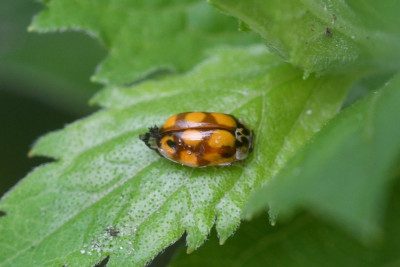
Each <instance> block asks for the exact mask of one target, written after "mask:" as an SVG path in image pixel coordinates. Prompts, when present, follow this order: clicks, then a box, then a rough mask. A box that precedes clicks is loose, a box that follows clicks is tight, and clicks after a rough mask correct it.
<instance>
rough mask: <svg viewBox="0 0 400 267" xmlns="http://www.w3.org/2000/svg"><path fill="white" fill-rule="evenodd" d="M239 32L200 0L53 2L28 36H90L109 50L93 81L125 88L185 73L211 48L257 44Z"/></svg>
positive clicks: (52, 0) (231, 22) (229, 20)
mask: <svg viewBox="0 0 400 267" xmlns="http://www.w3.org/2000/svg"><path fill="white" fill-rule="evenodd" d="M237 27H238V26H237V23H236V22H235V20H234V19H232V18H229V17H227V16H224V15H221V14H220V13H218V12H216V11H215V10H214V9H213V8H212V7H210V6H209V5H207V3H206V2H205V1H201V0H190V1H187V0H174V1H148V0H136V1H126V0H116V1H97V0H80V1H77V0H51V1H47V3H46V9H45V10H44V11H43V12H42V13H40V14H39V15H38V16H37V17H36V18H35V19H34V20H33V22H32V25H31V26H30V30H35V31H38V32H47V31H56V30H60V29H71V30H84V31H87V32H89V33H90V34H91V35H94V36H96V37H97V38H99V40H100V41H101V42H102V43H103V44H104V45H105V46H106V47H107V48H108V49H109V55H108V57H107V58H106V60H105V61H104V62H103V63H102V64H101V66H100V67H99V69H98V70H97V73H96V75H95V76H94V77H93V80H95V81H100V82H103V83H114V84H115V83H123V84H128V83H132V82H133V81H136V80H138V79H142V78H144V77H146V76H148V75H150V74H152V73H155V72H157V71H160V70H164V71H175V70H176V71H186V70H188V69H190V68H191V67H192V66H193V65H194V64H195V63H196V62H198V61H199V60H202V59H204V58H205V55H204V50H205V49H207V48H209V47H214V46H216V45H219V44H247V43H251V42H254V40H255V39H257V38H255V36H254V35H252V34H249V33H247V34H246V33H240V32H238V31H237Z"/></svg>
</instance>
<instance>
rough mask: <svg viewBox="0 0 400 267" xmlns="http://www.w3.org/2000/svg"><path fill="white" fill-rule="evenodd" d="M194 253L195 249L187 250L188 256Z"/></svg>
mask: <svg viewBox="0 0 400 267" xmlns="http://www.w3.org/2000/svg"><path fill="white" fill-rule="evenodd" d="M193 251H194V249H192V248H188V249H187V250H186V254H192V252H193Z"/></svg>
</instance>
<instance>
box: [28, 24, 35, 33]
mask: <svg viewBox="0 0 400 267" xmlns="http://www.w3.org/2000/svg"><path fill="white" fill-rule="evenodd" d="M35 29H36V28H35V27H34V26H33V25H30V26H29V27H28V29H27V30H28V32H34V31H35Z"/></svg>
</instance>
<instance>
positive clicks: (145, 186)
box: [0, 0, 400, 266]
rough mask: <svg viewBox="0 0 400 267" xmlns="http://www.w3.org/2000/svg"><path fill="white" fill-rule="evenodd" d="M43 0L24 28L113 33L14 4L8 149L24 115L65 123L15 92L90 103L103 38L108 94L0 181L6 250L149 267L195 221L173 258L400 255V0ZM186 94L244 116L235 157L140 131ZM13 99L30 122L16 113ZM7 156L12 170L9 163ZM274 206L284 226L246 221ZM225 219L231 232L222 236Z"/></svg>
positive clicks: (276, 260)
mask: <svg viewBox="0 0 400 267" xmlns="http://www.w3.org/2000/svg"><path fill="white" fill-rule="evenodd" d="M43 4H44V6H45V9H44V10H43V11H41V12H40V13H39V15H37V16H36V17H35V18H34V20H33V22H32V23H31V25H30V27H29V30H30V31H36V32H48V31H64V30H65V29H68V30H78V31H84V32H86V33H89V34H90V35H91V36H94V37H95V38H96V39H97V40H99V41H100V43H101V44H102V46H103V47H104V48H101V47H100V46H98V44H97V43H96V42H95V41H94V40H93V39H89V38H88V37H86V36H84V35H82V34H77V33H62V34H56V35H40V36H39V35H32V34H31V35H26V34H22V33H21V32H22V31H23V30H24V28H25V27H26V26H27V21H29V16H30V15H29V12H31V14H32V13H33V10H34V9H35V8H36V9H38V7H35V6H34V5H32V4H27V3H22V1H21V2H19V1H13V2H12V3H11V2H10V3H8V2H3V3H2V5H4V8H0V10H1V12H3V13H4V16H1V18H2V19H3V20H4V22H5V25H7V27H3V28H2V34H4V36H7V42H5V43H4V44H2V46H1V47H0V48H1V51H0V52H1V53H0V56H1V65H0V75H1V77H4V78H3V80H4V81H6V83H5V85H4V86H3V88H2V89H6V91H2V92H3V94H4V92H7V93H6V94H4V95H5V96H6V97H8V99H11V100H12V101H11V102H9V101H7V98H3V99H5V100H3V102H4V105H3V106H2V107H3V109H4V110H6V109H9V110H13V111H14V112H13V113H12V115H7V116H2V117H3V118H2V119H4V123H3V124H4V125H5V126H7V125H9V127H8V128H9V131H6V133H4V134H5V138H2V139H3V140H4V141H3V142H4V144H5V145H6V144H7V145H8V147H10V149H7V150H13V148H14V145H13V144H19V145H21V144H20V143H21V142H20V141H19V140H17V139H15V140H16V141H14V143H13V142H9V141H8V140H9V139H11V140H13V139H14V136H15V134H13V131H16V132H18V133H20V132H28V131H26V130H25V129H26V127H27V126H30V127H29V129H30V130H31V131H29V132H35V131H34V129H37V130H36V131H38V130H39V129H43V130H44V129H54V128H56V127H58V126H61V125H60V124H61V123H59V122H58V125H57V122H56V121H57V116H55V115H54V114H55V113H54V112H50V113H52V114H53V115H52V116H50V115H47V114H48V113H49V112H48V111H46V114H43V113H44V112H38V114H39V115H38V116H37V118H38V119H37V120H34V119H32V118H35V116H34V113H35V112H30V109H29V107H28V108H26V109H24V110H23V111H21V112H20V113H18V112H15V111H16V110H18V109H16V108H14V106H18V105H17V103H18V101H21V100H18V98H16V97H13V96H12V95H10V93H9V92H12V93H13V94H15V93H18V94H20V95H24V96H29V97H30V99H32V101H33V99H35V100H36V101H40V102H42V103H46V105H47V106H48V107H51V108H53V109H54V108H55V109H57V110H59V111H61V112H64V113H65V112H67V113H68V114H70V115H69V117H64V118H61V119H62V120H64V122H65V119H67V118H68V119H67V120H72V118H73V116H77V115H82V114H87V113H88V112H89V111H90V109H88V108H87V107H86V106H85V104H84V102H85V101H87V98H88V97H89V95H91V94H92V93H93V92H94V91H95V90H96V88H98V86H94V85H93V84H92V85H91V84H89V83H88V77H89V76H90V73H91V72H92V69H93V68H94V65H95V64H96V62H98V61H99V60H100V58H101V57H102V56H104V53H105V52H104V51H105V50H106V51H107V56H106V58H105V59H104V60H103V61H102V63H101V64H100V65H99V67H98V68H97V71H96V73H95V75H94V76H93V77H92V80H93V81H97V82H101V83H102V84H103V86H104V87H105V88H103V89H102V90H101V91H99V92H98V93H97V94H95V96H94V97H93V98H92V100H91V103H92V104H96V105H98V106H100V107H101V108H102V109H101V110H100V111H98V112H95V113H94V114H93V115H91V116H89V117H87V118H84V119H81V120H78V121H76V122H74V123H72V124H70V125H68V126H66V127H65V128H64V129H63V130H58V131H55V132H52V133H50V134H48V135H46V136H44V137H42V138H40V139H39V140H38V141H37V142H36V144H35V146H34V147H33V149H32V150H31V152H30V155H42V156H46V157H50V158H53V159H56V160H57V161H55V162H53V163H48V164H45V165H43V166H40V167H39V168H36V169H35V170H34V171H32V172H31V173H30V174H28V176H27V177H25V178H24V179H23V180H22V181H21V182H20V183H19V184H18V186H16V187H15V188H14V189H13V190H11V191H10V192H9V193H8V194H6V195H5V196H4V197H3V198H2V200H1V202H0V216H1V217H0V236H1V238H0V247H1V250H0V251H1V252H0V265H1V266H3V265H4V266H15V265H32V264H33V265H40V266H47V265H48V266H54V265H59V266H62V265H68V266H90V265H94V264H95V263H97V262H100V261H101V260H103V264H107V265H108V266H117V265H118V266H120V265H139V266H140V265H143V264H145V263H147V262H149V261H150V260H151V259H153V258H154V257H155V256H156V255H157V254H158V253H160V252H161V251H162V250H163V249H164V248H165V247H167V246H168V245H170V244H171V243H173V242H175V241H176V240H178V239H179V238H180V237H181V236H182V235H183V234H185V233H186V235H185V238H186V246H187V247H186V248H185V249H182V251H180V252H179V253H178V254H177V256H176V257H175V258H174V259H173V261H172V265H187V264H189V263H190V264H191V265H200V264H202V265H204V264H208V265H226V266H232V265H237V266H243V265H248V264H250V265H253V266H258V265H265V264H266V263H269V264H271V265H277V266H279V265H284V266H287V265H296V266H298V264H299V263H300V264H303V265H307V266H308V265H312V264H316V263H320V264H317V265H334V264H335V263H336V264H340V265H352V266H354V265H364V264H367V265H368V264H370V265H371V266H376V265H382V264H393V265H396V263H398V262H399V259H398V255H397V254H396V253H393V251H398V248H399V245H400V244H399V240H398V239H397V238H396V236H398V235H396V233H397V232H398V231H399V228H398V227H396V225H398V219H397V217H396V216H395V215H393V214H397V213H398V212H396V210H397V209H398V207H399V205H398V201H397V198H396V197H390V196H391V195H392V194H396V193H395V192H397V191H398V186H391V185H395V182H394V178H396V177H398V175H399V169H398V168H397V167H396V166H398V156H399V151H400V142H399V140H400V139H399V136H400V128H399V127H400V126H399V125H400V121H399V119H398V116H397V115H396V114H399V110H398V105H397V103H398V102H399V101H400V94H399V92H400V90H399V89H400V78H399V76H398V75H395V73H396V72H397V71H398V69H399V62H400V60H399V57H400V53H399V51H400V50H399V49H398V47H399V42H400V35H399V29H398V27H396V26H395V25H399V22H400V21H399V20H400V19H399V18H398V16H397V12H398V11H399V10H400V8H399V7H400V5H399V4H398V2H397V1H394V0H393V1H387V2H385V3H384V4H382V3H379V2H376V1H372V0H371V1H352V2H351V3H346V2H340V3H339V2H335V3H332V2H331V1H322V0H319V1H317V0H314V1H311V0H310V1H301V2H299V1H287V2H285V4H284V5H282V3H280V2H279V1H268V2H262V1H241V0H235V1H224V0H213V1H212V2H211V4H212V5H213V6H215V7H217V8H218V9H219V10H221V11H223V12H224V13H226V14H227V15H230V16H233V17H234V18H232V17H228V16H225V15H223V14H221V13H220V12H219V11H218V10H216V9H215V8H213V7H212V6H211V5H209V4H208V3H206V2H204V1H189V2H188V1H181V0H176V1H168V2H165V1H124V0H118V1H97V0H93V1H92V0H85V1H69V0H68V1H67V0H47V1H43ZM21 8H22V9H21ZM16 10H24V11H26V13H27V15H25V16H24V12H16ZM13 12H14V13H13ZM16 13H18V16H15V14H16ZM13 14H14V15H13ZM237 20H239V26H238V23H237ZM238 27H239V29H240V30H241V31H237V28H238ZM258 36H260V37H261V38H262V40H263V42H264V43H265V45H266V46H265V45H262V44H258V43H259V42H260V39H259V37H258ZM46 38H47V39H46ZM265 47H268V48H269V51H268V50H267V49H266V48H265ZM285 61H286V62H285ZM393 76H394V78H392V77H393ZM13 77H18V79H16V78H13ZM31 88H37V89H35V90H32V89H31ZM379 88H380V89H379ZM360 98H362V99H361V100H360V101H356V100H358V99H360ZM13 101H14V102H13ZM25 102H28V103H29V101H25ZM354 102H356V103H355V104H353V103H354ZM13 103H16V104H14V105H13ZM341 107H344V108H343V110H341ZM34 110H35V109H34ZM188 110H207V111H209V110H212V111H217V112H226V113H232V114H234V115H236V116H238V117H242V118H245V119H246V121H247V122H248V124H249V125H250V127H251V128H253V129H254V130H255V133H256V140H255V151H254V152H253V153H252V154H251V156H250V157H249V159H248V160H247V161H246V162H245V163H244V164H236V165H234V166H233V167H231V168H218V167H215V168H207V169H190V168H187V167H182V166H179V165H176V164H173V163H171V162H168V161H166V160H165V159H161V158H158V157H156V155H154V153H153V152H152V151H149V150H148V149H147V148H146V147H145V146H144V145H143V144H141V143H140V141H139V140H138V138H137V136H138V134H139V133H142V132H144V131H145V130H146V128H147V127H148V126H151V125H153V124H155V123H157V124H160V123H162V122H163V120H165V118H167V117H168V116H170V115H171V114H174V113H178V112H182V111H188ZM339 111H340V112H339ZM28 112H29V114H28ZM338 112H339V114H338V115H337V116H336V118H333V117H335V115H336V114H337V113H338ZM31 113H33V114H31ZM19 114H26V118H27V119H26V121H29V122H30V123H31V124H30V125H29V124H28V123H26V124H24V125H25V127H20V126H18V124H17V123H15V120H14V119H13V118H15V119H18V118H19V117H23V116H22V115H19ZM18 116H19V117H18ZM28 118H29V119H28ZM6 119H7V120H6ZM43 121H44V122H46V123H43ZM52 121H54V122H53V123H54V124H53V123H52ZM7 123H8V124H7ZM42 124H43V125H44V126H43V128H41V125H42ZM326 124H328V125H327V126H326V127H325V125H326ZM45 127H47V128H45ZM43 130H42V131H43ZM36 135H37V134H36ZM25 138H26V139H28V138H29V139H28V140H32V138H34V137H32V136H31V135H30V136H29V135H26V136H25ZM28 142H29V141H28ZM16 147H18V146H16ZM25 147H26V145H25ZM7 158H9V157H7ZM13 160H15V159H13V158H12V157H11V158H10V159H8V162H13ZM5 162H7V160H6V161H5ZM13 163H14V164H15V162H13ZM7 165H8V164H5V165H4V168H3V169H4V171H3V173H4V174H2V175H3V177H6V176H10V175H11V176H12V175H14V177H15V176H16V175H17V172H14V174H13V172H12V171H7V168H8V166H7ZM6 166H7V168H6ZM19 175H22V174H21V173H20V174H19ZM3 177H2V179H3ZM8 183H9V184H11V183H10V182H8ZM2 184H3V185H5V186H4V187H2V188H1V189H2V190H3V192H4V191H5V190H6V189H7V188H8V186H7V183H2ZM253 192H255V193H253ZM388 205H389V206H388ZM387 206H388V207H389V208H387ZM243 208H245V209H244V210H243ZM265 210H269V215H270V218H269V220H270V221H271V223H272V224H275V223H276V220H278V221H277V224H278V226H277V227H275V228H274V227H271V226H269V225H268V223H267V220H266V219H265V213H264V215H263V218H264V219H263V220H262V219H256V220H252V221H250V222H246V223H245V224H244V225H242V226H240V227H239V224H240V220H241V218H242V217H243V216H244V217H245V218H247V219H251V218H252V217H253V216H254V214H255V213H259V212H263V211H265ZM299 210H306V212H300V213H299ZM386 210H388V211H386ZM214 225H215V229H216V233H214V231H213V230H212V228H213V226H214ZM238 227H239V228H238ZM237 228H238V230H237V233H235V231H236V229H237ZM210 231H211V232H212V234H211V240H209V241H208V242H206V243H205V244H204V245H203V247H202V248H200V250H199V251H198V252H197V251H196V252H193V251H194V250H195V249H197V248H198V247H199V246H200V245H202V244H203V243H204V241H205V240H206V239H207V236H208V235H209V232H210ZM234 233H235V235H234V237H233V238H232V240H231V239H228V237H229V236H231V235H232V234H234ZM215 235H217V236H218V239H219V243H221V244H223V243H225V241H227V244H226V245H224V246H222V247H220V248H215V242H216V241H215V238H214V236H215ZM181 243H182V242H180V243H178V245H180V244H181ZM178 245H177V246H178ZM184 250H187V252H193V256H192V255H189V256H187V255H184V253H183V251H184ZM343 251H346V252H345V253H344V252H343ZM159 262H160V261H157V260H156V261H155V264H157V263H159ZM162 264H165V263H162Z"/></svg>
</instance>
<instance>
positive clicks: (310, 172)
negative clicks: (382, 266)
mask: <svg viewBox="0 0 400 267" xmlns="http://www.w3.org/2000/svg"><path fill="white" fill-rule="evenodd" d="M399 103H400V74H399V75H396V76H395V77H394V78H393V79H392V80H391V81H390V82H388V83H387V84H386V85H385V86H384V87H383V88H381V89H380V90H379V91H376V92H374V93H372V94H371V95H369V97H367V98H366V99H363V100H362V101H360V102H358V103H357V104H355V105H353V106H351V107H349V108H346V109H344V110H343V112H341V114H339V116H338V117H337V118H336V119H335V120H334V121H332V122H331V123H330V124H329V125H328V126H327V127H326V128H325V129H324V130H323V131H321V133H320V134H319V135H318V136H317V137H316V138H315V139H314V140H313V142H312V144H310V145H309V146H307V147H306V148H305V149H304V150H303V151H302V152H301V153H300V154H298V155H297V156H296V157H295V158H294V160H293V161H291V162H290V163H288V164H287V166H286V167H285V169H283V170H282V171H281V172H280V173H279V174H278V175H277V176H276V177H275V178H274V179H273V180H272V181H271V182H270V183H269V184H268V185H266V186H265V187H263V188H262V189H261V190H260V191H259V192H257V193H256V194H255V195H254V196H253V197H252V198H251V201H250V202H249V203H248V205H247V209H246V214H247V216H250V215H252V214H254V213H255V212H257V211H259V210H262V209H264V208H266V207H267V206H268V205H270V206H271V207H272V208H273V209H274V210H278V211H281V212H283V213H286V212H288V211H291V210H293V209H295V208H298V207H302V208H306V209H309V210H312V211H314V212H315V213H318V214H320V215H321V216H324V217H326V218H329V219H331V220H333V221H335V222H337V223H338V224H340V225H342V226H343V227H345V228H346V229H347V230H349V231H351V232H352V233H354V234H356V235H359V236H360V237H361V238H363V239H370V238H372V237H376V235H378V234H379V233H380V223H381V221H382V213H383V211H384V206H385V205H384V203H385V200H386V192H387V189H388V185H389V181H390V178H391V175H390V174H391V173H390V171H391V169H392V168H393V167H394V166H397V165H396V163H398V161H397V159H398V157H399V151H400V138H399V137H400V117H399V116H398V114H400V106H399Z"/></svg>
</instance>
